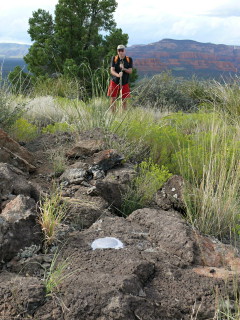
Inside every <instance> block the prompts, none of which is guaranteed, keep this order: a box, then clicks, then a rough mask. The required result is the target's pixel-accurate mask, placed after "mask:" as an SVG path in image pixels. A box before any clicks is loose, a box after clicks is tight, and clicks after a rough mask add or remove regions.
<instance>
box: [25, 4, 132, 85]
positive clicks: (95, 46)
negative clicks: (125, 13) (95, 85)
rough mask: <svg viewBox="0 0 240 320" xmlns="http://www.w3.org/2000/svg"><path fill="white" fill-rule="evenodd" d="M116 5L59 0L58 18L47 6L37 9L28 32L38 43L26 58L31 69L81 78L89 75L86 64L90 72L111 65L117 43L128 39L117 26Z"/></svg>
mask: <svg viewBox="0 0 240 320" xmlns="http://www.w3.org/2000/svg"><path fill="white" fill-rule="evenodd" d="M116 8H117V2H116V1H115V0H59V1H58V4H57V5H56V7H55V17H54V18H53V16H52V15H51V14H50V13H49V12H47V11H45V10H43V9H38V10H37V11H35V12H33V16H32V17H31V18H30V19H29V30H28V33H29V34H30V36H31V40H32V41H34V43H33V45H32V46H31V47H30V50H29V53H28V54H27V55H26V56H25V57H24V59H25V61H26V63H27V64H28V69H29V71H30V72H32V73H33V74H34V75H35V76H37V77H39V76H48V77H49V76H51V75H52V74H53V73H62V74H64V75H67V76H70V75H71V74H72V75H73V76H75V77H78V78H80V79H81V78H82V77H83V76H84V77H87V75H86V72H85V71H84V70H86V68H84V70H82V68H83V65H84V64H85V65H87V69H89V70H90V71H91V72H90V74H91V73H92V72H93V71H95V70H97V69H98V68H102V67H104V66H105V67H107V66H109V62H110V57H111V56H112V55H114V54H116V47H117V45H118V44H119V43H121V44H124V45H127V42H128V35H127V34H125V33H123V32H122V30H121V29H117V28H116V23H115V21H114V17H113V14H114V12H115V10H116ZM103 34H105V36H104V35H103ZM90 74H89V77H90Z"/></svg>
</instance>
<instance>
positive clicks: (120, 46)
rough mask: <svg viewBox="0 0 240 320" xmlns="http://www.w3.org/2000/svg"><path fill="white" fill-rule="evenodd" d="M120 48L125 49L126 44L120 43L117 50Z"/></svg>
mask: <svg viewBox="0 0 240 320" xmlns="http://www.w3.org/2000/svg"><path fill="white" fill-rule="evenodd" d="M119 49H125V46H124V45H123V44H119V45H118V47H117V50H119Z"/></svg>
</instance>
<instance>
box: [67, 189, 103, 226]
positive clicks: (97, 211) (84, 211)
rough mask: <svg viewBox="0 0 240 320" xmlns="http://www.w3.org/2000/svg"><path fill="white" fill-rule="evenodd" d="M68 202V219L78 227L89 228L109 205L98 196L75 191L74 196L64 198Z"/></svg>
mask: <svg viewBox="0 0 240 320" xmlns="http://www.w3.org/2000/svg"><path fill="white" fill-rule="evenodd" d="M63 199H64V200H65V201H66V202H67V204H68V214H67V218H66V221H67V222H68V223H70V224H71V225H73V226H74V227H75V228H76V229H78V230H81V229H86V228H89V227H90V226H91V225H92V224H93V223H94V222H96V221H97V220H98V219H99V218H100V217H101V216H102V215H103V214H104V212H105V210H106V209H107V207H108V204H107V202H106V201H105V200H104V199H102V198H101V197H98V196H94V197H93V196H90V195H84V194H80V192H76V193H75V197H74V198H73V197H72V198H66V197H64V198H63Z"/></svg>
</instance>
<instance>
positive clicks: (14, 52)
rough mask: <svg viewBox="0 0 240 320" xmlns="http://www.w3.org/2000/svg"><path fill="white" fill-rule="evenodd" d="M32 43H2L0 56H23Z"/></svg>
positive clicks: (0, 44)
mask: <svg viewBox="0 0 240 320" xmlns="http://www.w3.org/2000/svg"><path fill="white" fill-rule="evenodd" d="M29 47H30V45H28V44H18V43H0V57H4V58H23V57H24V56H25V55H26V54H27V53H28V49H29Z"/></svg>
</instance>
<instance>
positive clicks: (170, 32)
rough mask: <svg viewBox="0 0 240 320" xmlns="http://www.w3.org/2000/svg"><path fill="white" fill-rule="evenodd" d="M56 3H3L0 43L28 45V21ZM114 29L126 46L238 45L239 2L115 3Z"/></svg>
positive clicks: (156, 0)
mask: <svg viewBox="0 0 240 320" xmlns="http://www.w3.org/2000/svg"><path fill="white" fill-rule="evenodd" d="M57 2H58V0H5V1H4V2H3V1H1V5H0V42H18V43H31V42H30V38H29V36H28V33H27V29H28V19H29V17H31V16H32V12H33V11H36V10H37V9H38V8H42V9H45V10H47V11H50V12H51V13H53V12H54V8H55V5H56V4H57ZM117 2H118V8H117V10H116V12H115V14H114V16H115V20H116V22H117V26H118V27H120V28H122V30H123V32H125V33H128V35H129V43H128V45H129V46H130V45H134V44H148V43H152V42H156V41H159V40H161V39H164V38H171V39H178V40H183V39H190V40H196V41H200V42H211V43H216V44H220V43H223V44H231V45H240V1H239V0H200V1H194V0H181V1H180V0H118V1H117Z"/></svg>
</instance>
